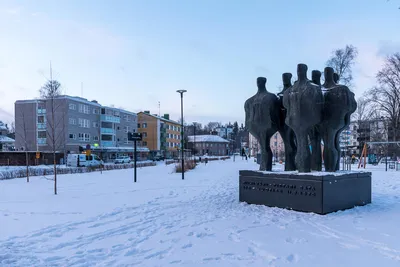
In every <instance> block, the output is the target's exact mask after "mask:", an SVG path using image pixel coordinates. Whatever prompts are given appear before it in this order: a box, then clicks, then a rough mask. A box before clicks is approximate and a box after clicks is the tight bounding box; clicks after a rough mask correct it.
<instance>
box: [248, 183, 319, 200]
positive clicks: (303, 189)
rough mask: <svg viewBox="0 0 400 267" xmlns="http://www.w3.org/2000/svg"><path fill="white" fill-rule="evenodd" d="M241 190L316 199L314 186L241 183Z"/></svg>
mask: <svg viewBox="0 0 400 267" xmlns="http://www.w3.org/2000/svg"><path fill="white" fill-rule="evenodd" d="M242 185H243V190H257V191H263V192H271V193H280V194H288V195H294V196H310V197H316V196H317V193H316V192H315V191H316V188H315V186H311V185H307V186H303V185H300V186H296V185H294V184H288V183H279V184H277V183H263V182H248V181H245V182H243V184H242Z"/></svg>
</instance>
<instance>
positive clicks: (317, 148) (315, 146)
mask: <svg viewBox="0 0 400 267" xmlns="http://www.w3.org/2000/svg"><path fill="white" fill-rule="evenodd" d="M311 81H312V83H313V84H316V85H318V86H319V88H321V72H320V71H319V70H313V71H312V72H311ZM309 137H310V143H311V170H314V171H321V170H322V151H321V132H320V130H319V125H315V126H314V127H313V128H312V129H311V131H310V133H309Z"/></svg>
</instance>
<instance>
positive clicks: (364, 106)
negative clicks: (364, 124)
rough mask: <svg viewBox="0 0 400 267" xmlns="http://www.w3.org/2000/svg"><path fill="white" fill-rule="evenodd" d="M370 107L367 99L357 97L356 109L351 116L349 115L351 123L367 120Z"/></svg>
mask: <svg viewBox="0 0 400 267" xmlns="http://www.w3.org/2000/svg"><path fill="white" fill-rule="evenodd" d="M370 106H371V105H370V103H369V101H368V99H367V98H365V97H359V98H358V99H357V109H356V111H355V112H354V113H353V114H351V116H352V118H351V119H352V120H353V121H364V120H367V119H369V118H370V115H371V112H372V111H371V109H370Z"/></svg>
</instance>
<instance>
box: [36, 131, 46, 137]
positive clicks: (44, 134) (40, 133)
mask: <svg viewBox="0 0 400 267" xmlns="http://www.w3.org/2000/svg"><path fill="white" fill-rule="evenodd" d="M38 138H46V131H39V132H38Z"/></svg>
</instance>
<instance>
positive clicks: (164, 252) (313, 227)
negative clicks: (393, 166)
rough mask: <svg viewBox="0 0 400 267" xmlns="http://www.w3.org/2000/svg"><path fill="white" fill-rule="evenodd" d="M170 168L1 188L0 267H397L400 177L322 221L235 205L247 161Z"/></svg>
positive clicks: (383, 178)
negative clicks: (183, 169) (362, 202)
mask: <svg viewBox="0 0 400 267" xmlns="http://www.w3.org/2000/svg"><path fill="white" fill-rule="evenodd" d="M173 167H174V165H168V166H167V165H164V164H160V165H157V166H155V167H150V168H141V169H139V170H138V182H137V183H133V170H132V169H123V170H116V171H108V172H103V174H100V173H98V172H94V173H83V174H73V175H61V176H59V195H57V196H55V195H52V187H53V183H52V182H51V181H49V180H47V179H45V178H44V177H32V178H31V182H30V183H29V184H28V183H26V182H25V180H24V179H13V180H4V181H0V266H35V267H36V266H229V267H230V266H324V267H325V266H385V267H386V266H400V230H399V225H400V172H395V171H390V172H387V173H386V172H385V171H384V167H380V168H379V167H375V168H373V203H372V204H370V205H367V206H364V207H357V208H354V209H352V210H347V211H341V212H337V213H332V214H328V215H325V216H321V215H316V214H312V213H300V212H295V211H289V210H283V209H278V208H268V207H265V206H256V205H248V204H244V203H239V202H238V170H241V169H257V167H258V166H257V165H256V164H255V163H254V162H253V161H252V160H249V161H245V160H238V159H236V161H235V162H233V160H232V159H230V160H226V161H210V162H209V163H208V164H207V165H204V164H201V165H199V166H198V168H196V169H195V170H193V171H190V172H187V173H186V174H185V180H181V174H176V173H173V171H172V170H173ZM274 167H279V165H277V166H274Z"/></svg>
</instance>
